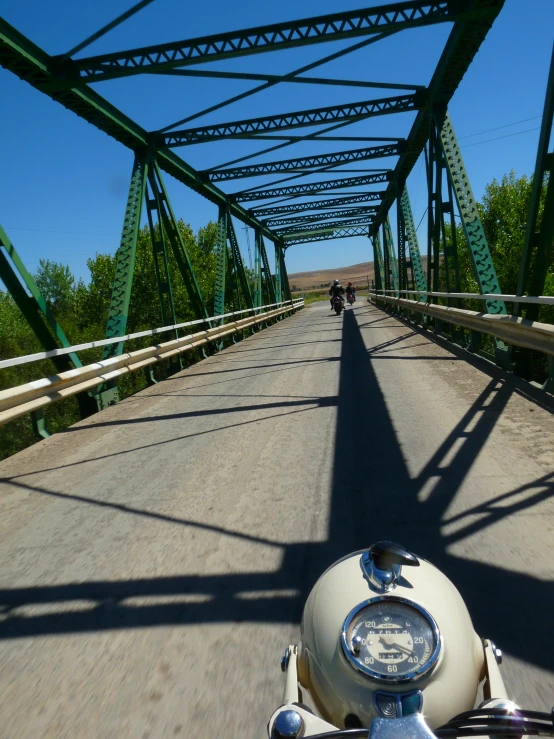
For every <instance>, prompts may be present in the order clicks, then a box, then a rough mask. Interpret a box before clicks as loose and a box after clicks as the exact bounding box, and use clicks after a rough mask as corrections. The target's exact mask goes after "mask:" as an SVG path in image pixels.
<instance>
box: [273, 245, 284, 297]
mask: <svg viewBox="0 0 554 739" xmlns="http://www.w3.org/2000/svg"><path fill="white" fill-rule="evenodd" d="M281 251H282V247H281V244H280V243H278V242H277V241H276V242H275V299H276V302H277V303H282V302H283V285H282V279H281V268H282V256H281Z"/></svg>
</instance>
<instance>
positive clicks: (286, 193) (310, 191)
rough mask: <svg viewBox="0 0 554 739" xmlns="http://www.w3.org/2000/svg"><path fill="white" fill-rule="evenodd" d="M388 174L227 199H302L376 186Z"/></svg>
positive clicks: (386, 177)
mask: <svg viewBox="0 0 554 739" xmlns="http://www.w3.org/2000/svg"><path fill="white" fill-rule="evenodd" d="M389 177H390V172H389V171H386V172H378V173H376V174H368V175H363V176H362V177H345V178H342V179H338V180H325V181H324V182H315V183H311V182H310V183H307V184H305V185H290V186H289V187H275V188H272V189H271V190H255V191H253V192H249V191H246V192H236V193H233V195H230V196H229V197H232V198H234V199H235V200H236V201H238V202H242V203H244V202H247V201H249V200H268V199H269V198H281V197H302V196H303V195H314V194H317V193H320V192H327V191H329V190H340V189H342V188H344V187H364V186H365V185H378V184H382V183H383V182H388V180H389Z"/></svg>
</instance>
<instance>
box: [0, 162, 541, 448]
mask: <svg viewBox="0 0 554 739" xmlns="http://www.w3.org/2000/svg"><path fill="white" fill-rule="evenodd" d="M531 186H532V180H531V179H530V178H528V177H526V176H523V177H517V176H516V175H515V173H514V172H510V174H508V175H506V176H505V177H503V178H502V180H501V181H500V182H498V181H497V180H493V181H492V182H491V183H489V185H487V187H486V190H485V194H484V197H483V202H482V203H481V204H479V210H480V214H481V218H482V221H483V226H484V229H485V233H486V236H487V240H488V243H489V246H490V250H491V253H492V257H493V260H494V263H495V266H496V271H497V274H498V278H499V282H500V286H501V289H502V292H503V293H507V294H511V293H515V291H516V286H517V278H518V274H519V264H520V261H521V256H522V252H523V243H524V239H525V228H526V221H527V212H528V206H529V199H530V196H531ZM179 228H180V231H181V234H182V236H183V239H184V241H185V244H186V247H187V250H188V252H189V255H190V258H191V261H192V264H193V267H194V270H195V273H196V276H197V278H198V281H199V284H200V289H201V291H202V295H203V297H204V301H205V302H206V304H207V305H210V306H211V305H213V300H214V284H215V251H214V249H215V243H216V236H217V226H216V224H214V223H209V224H208V225H207V226H206V227H205V228H202V229H200V230H199V232H198V233H197V234H194V233H193V231H192V229H191V227H190V226H189V225H187V224H185V223H184V222H183V221H180V222H179ZM457 236H458V253H459V263H460V279H461V289H462V291H463V292H478V291H479V290H478V286H477V282H476V280H475V276H474V272H473V267H472V264H471V257H470V254H469V250H468V249H467V248H466V246H465V237H464V234H463V231H462V228H461V226H458V227H457ZM447 246H448V242H447ZM422 251H425V250H424V249H423V250H422ZM115 266H116V260H115V256H112V255H108V254H96V256H94V257H93V258H91V259H89V261H88V269H89V281H88V282H86V283H85V282H84V281H83V280H77V279H75V277H74V275H73V274H72V272H71V270H70V268H69V267H68V266H67V265H64V264H59V263H56V262H52V261H50V260H42V261H41V262H40V266H39V268H38V270H37V273H36V275H35V279H36V282H37V285H38V287H39V289H40V290H41V292H42V294H43V296H44V297H45V299H46V301H47V302H48V305H49V306H50V308H51V310H52V312H53V314H54V316H55V317H56V319H57V320H58V322H59V323H60V325H61V326H62V328H63V329H64V331H65V333H66V335H67V336H68V339H69V341H70V342H71V343H72V344H78V343H86V342H89V341H93V340H95V339H99V338H102V336H103V335H104V330H105V325H106V319H107V316H108V309H109V305H110V298H111V292H112V284H113V278H114V275H115ZM169 267H170V272H171V274H178V268H177V264H176V262H175V259H174V257H173V254H172V253H171V252H170V253H169ZM444 278H445V275H444V271H443V274H442V275H441V281H442V282H443V284H444ZM291 281H292V284H293V285H294V275H293V276H292V277H291ZM174 283H175V284H174V300H175V308H176V313H177V321H178V322H184V321H188V320H193V319H194V318H196V317H197V316H196V315H194V312H193V309H192V306H191V303H190V300H189V297H188V295H187V292H186V289H185V287H184V285H183V283H182V281H181V280H179V279H176V280H174ZM366 284H367V280H366V282H365V284H363V285H362V284H361V283H360V282H357V283H356V287H357V288H358V292H357V295H358V296H359V297H361V296H363V295H364V294H367V287H366ZM451 284H453V283H451ZM328 289H329V287H328V285H322V286H321V287H320V288H319V289H316V290H310V291H305V292H304V291H301V290H298V291H296V292H294V295H295V296H296V297H297V296H300V295H304V297H305V301H306V303H307V304H309V303H312V302H315V301H318V300H327V299H328ZM544 294H545V295H554V266H553V264H552V263H551V264H550V267H549V272H548V276H547V280H546V285H545V289H544ZM466 307H468V308H470V309H472V310H482V307H483V306H482V304H481V302H480V301H468V302H467V303H466ZM510 308H511V306H510V305H509V306H508V309H510ZM540 320H541V321H544V322H548V323H554V306H542V307H541V313H540ZM158 325H160V309H159V299H158V294H157V288H156V281H155V279H154V262H153V256H152V248H151V242H150V234H149V232H148V228H144V229H142V230H141V232H140V236H139V240H138V248H137V259H136V268H135V277H134V281H133V290H132V296H131V306H130V311H129V319H128V323H127V332H128V333H134V332H137V331H141V330H145V329H150V328H152V327H153V326H158ZM150 343H151V339H149V338H143V339H137V340H134V341H132V342H129V343H128V344H127V345H126V349H128V350H133V349H139V348H141V347H143V346H148V345H149V344H150ZM490 343H491V342H490V341H489V344H490ZM41 350H42V347H41V346H40V344H39V342H38V341H37V339H36V338H35V336H34V334H33V332H32V331H31V329H30V328H29V326H28V325H27V323H26V321H25V319H24V318H23V316H22V315H21V313H20V312H19V309H18V308H17V306H16V305H15V303H14V301H13V300H12V298H11V297H10V295H9V294H8V293H6V292H3V291H2V290H0V359H6V358H9V357H16V356H21V355H25V354H32V353H35V352H39V351H41ZM101 355H102V351H101V349H91V350H88V351H84V352H80V358H81V361H82V362H83V363H84V364H87V363H89V362H92V361H95V360H98V359H100V358H101ZM200 358H201V354H200V352H198V351H197V352H195V353H193V352H191V353H187V354H185V355H183V361H184V362H185V363H189V364H190V363H193V362H195V361H198V359H200ZM546 371H547V367H546V359H545V357H543V356H542V355H537V356H536V358H534V362H533V379H536V380H538V381H544V378H545V376H546ZM54 372H55V368H54V365H53V364H52V363H51V362H50V361H49V360H43V361H41V362H34V363H31V364H27V365H22V366H19V367H13V368H8V369H3V370H0V390H2V389H5V388H8V387H13V386H15V385H20V384H23V383H25V382H29V381H31V380H34V379H38V378H40V377H45V376H48V375H52V374H54ZM153 373H154V378H155V379H157V380H159V379H163V378H164V377H167V376H168V374H169V373H170V367H169V364H168V363H167V362H161V363H159V364H158V365H156V366H155V368H154V369H153ZM149 382H151V376H150V374H146V373H142V372H136V373H133V374H130V375H127V376H124V377H122V378H121V379H120V383H119V388H120V396H121V397H122V398H125V397H127V396H129V395H132V394H133V393H135V392H137V391H139V390H141V389H143V388H144V387H146V385H147V384H148V383H149ZM78 419H79V414H78V409H77V401H76V400H75V399H74V398H70V399H67V400H64V401H61V402H59V403H55V404H53V405H52V406H50V407H48V408H47V409H46V410H45V421H46V427H47V429H48V431H50V432H51V433H52V432H56V431H60V430H62V429H64V428H67V427H68V426H70V425H71V424H73V423H75V422H76V421H77V420H78ZM35 441H36V436H35V434H34V431H33V428H32V425H31V420H30V418H29V417H23V418H20V419H17V420H15V421H13V422H11V423H9V424H6V425H4V426H0V459H2V458H4V457H7V456H9V455H11V454H14V453H15V452H17V451H20V450H21V449H24V448H25V447H27V446H29V445H30V444H33V443H34V442H35Z"/></svg>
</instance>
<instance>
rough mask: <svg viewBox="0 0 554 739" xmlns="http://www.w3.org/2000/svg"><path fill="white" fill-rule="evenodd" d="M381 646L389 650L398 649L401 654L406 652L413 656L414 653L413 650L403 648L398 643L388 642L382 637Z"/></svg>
mask: <svg viewBox="0 0 554 739" xmlns="http://www.w3.org/2000/svg"><path fill="white" fill-rule="evenodd" d="M379 641H380V642H381V644H383V645H384V646H385V647H387V648H388V649H398V650H399V651H400V652H404V653H405V654H407V655H410V654H413V651H412V650H411V649H406V647H402V646H401V645H400V644H397V643H396V642H387V641H385V640H384V639H383V637H381V638H380V639H379Z"/></svg>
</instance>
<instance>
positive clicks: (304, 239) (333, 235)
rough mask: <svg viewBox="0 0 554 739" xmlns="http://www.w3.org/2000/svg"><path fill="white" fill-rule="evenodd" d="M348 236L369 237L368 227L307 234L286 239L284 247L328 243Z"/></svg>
mask: <svg viewBox="0 0 554 739" xmlns="http://www.w3.org/2000/svg"><path fill="white" fill-rule="evenodd" d="M348 236H369V230H368V226H353V227H351V228H337V229H335V230H334V231H329V232H325V233H316V234H307V235H306V236H299V237H298V238H295V239H287V241H286V245H287V248H288V247H289V246H294V245H295V244H308V243H310V242H312V241H328V240H329V239H345V238H347V237H348Z"/></svg>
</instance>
